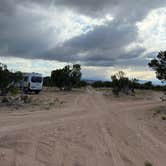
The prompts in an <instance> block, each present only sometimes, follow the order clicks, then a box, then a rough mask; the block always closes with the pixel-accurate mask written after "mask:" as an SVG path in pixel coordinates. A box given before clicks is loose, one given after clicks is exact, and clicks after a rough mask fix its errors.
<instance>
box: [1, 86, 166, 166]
mask: <svg viewBox="0 0 166 166" xmlns="http://www.w3.org/2000/svg"><path fill="white" fill-rule="evenodd" d="M160 95H161V93H160V92H146V91H145V92H144V91H141V92H138V95H136V96H135V97H134V96H132V97H131V96H130V97H124V96H122V97H121V98H115V97H113V96H112V95H111V94H109V93H108V92H107V91H106V90H104V89H102V90H101V89H99V90H94V89H93V88H90V87H88V88H86V89H85V90H77V91H76V90H75V91H73V92H58V91H52V90H51V89H47V90H46V89H45V90H44V91H43V92H41V94H39V95H31V97H32V98H33V100H32V101H33V102H32V104H29V105H26V106H23V107H20V108H17V107H16V108H13V107H11V106H10V107H6V106H3V107H0V166H144V165H145V162H146V161H149V162H151V163H152V164H153V166H166V120H163V119H162V116H164V113H163V115H160V114H154V113H153V110H156V109H157V108H161V107H162V108H165V107H166V103H165V102H161V101H160V100H159V96H160Z"/></svg>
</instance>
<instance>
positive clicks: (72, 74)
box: [51, 64, 81, 90]
mask: <svg viewBox="0 0 166 166" xmlns="http://www.w3.org/2000/svg"><path fill="white" fill-rule="evenodd" d="M80 81H81V66H80V65H79V64H75V65H73V66H72V67H71V66H69V65H68V66H65V67H64V68H63V69H57V70H54V71H52V72H51V82H52V85H53V86H57V87H59V88H60V89H61V90H62V89H66V90H71V89H72V87H79V86H80Z"/></svg>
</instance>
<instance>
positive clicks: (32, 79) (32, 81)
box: [23, 73, 43, 94]
mask: <svg viewBox="0 0 166 166" xmlns="http://www.w3.org/2000/svg"><path fill="white" fill-rule="evenodd" d="M42 88H43V77H42V75H41V74H39V73H25V74H23V89H24V91H25V92H35V93H36V94H38V93H39V92H40V91H41V90H42Z"/></svg>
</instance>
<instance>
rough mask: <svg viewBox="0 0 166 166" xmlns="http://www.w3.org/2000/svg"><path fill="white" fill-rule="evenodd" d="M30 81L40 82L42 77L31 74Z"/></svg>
mask: <svg viewBox="0 0 166 166" xmlns="http://www.w3.org/2000/svg"><path fill="white" fill-rule="evenodd" d="M31 81H32V82H37V83H41V82H42V77H36V76H33V77H32V78H31Z"/></svg>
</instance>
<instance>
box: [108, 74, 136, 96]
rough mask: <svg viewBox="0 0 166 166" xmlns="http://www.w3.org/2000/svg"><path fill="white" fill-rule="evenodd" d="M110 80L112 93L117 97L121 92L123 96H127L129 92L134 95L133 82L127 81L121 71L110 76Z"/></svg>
mask: <svg viewBox="0 0 166 166" xmlns="http://www.w3.org/2000/svg"><path fill="white" fill-rule="evenodd" d="M111 79H112V87H113V90H112V92H113V93H114V94H115V95H119V92H123V93H125V94H129V91H131V92H132V93H134V86H133V83H134V81H131V80H129V78H128V77H126V76H125V73H124V72H123V71H119V72H118V73H116V74H114V75H112V76H111Z"/></svg>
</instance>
